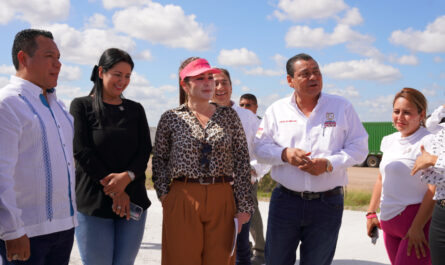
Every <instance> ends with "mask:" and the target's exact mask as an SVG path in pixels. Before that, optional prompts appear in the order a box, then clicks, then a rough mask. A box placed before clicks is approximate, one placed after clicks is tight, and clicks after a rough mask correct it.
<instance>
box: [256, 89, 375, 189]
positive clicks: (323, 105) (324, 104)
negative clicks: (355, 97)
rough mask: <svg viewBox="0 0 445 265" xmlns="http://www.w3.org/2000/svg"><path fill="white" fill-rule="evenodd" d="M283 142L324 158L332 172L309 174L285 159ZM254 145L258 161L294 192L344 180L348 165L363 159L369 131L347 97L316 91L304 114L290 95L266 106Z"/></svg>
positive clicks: (343, 182) (343, 183) (337, 184)
mask: <svg viewBox="0 0 445 265" xmlns="http://www.w3.org/2000/svg"><path fill="white" fill-rule="evenodd" d="M286 147H291V148H300V149H303V150H305V151H306V152H310V153H311V154H310V157H311V158H326V159H328V160H329V161H330V162H331V163H332V166H333V171H332V172H325V173H322V174H321V175H318V176H314V175H311V174H309V173H307V172H305V171H302V170H300V169H299V168H298V167H296V166H293V165H291V164H289V163H285V162H284V161H283V160H282V159H281V153H282V152H283V150H284V148H286ZM254 150H255V154H256V157H257V159H258V160H259V162H263V163H269V164H272V172H271V176H272V178H273V179H274V180H276V181H277V182H278V183H280V184H282V185H283V186H285V187H286V188H288V189H291V190H294V191H312V192H321V191H326V190H330V189H333V188H335V187H337V186H343V185H346V184H347V180H348V179H347V174H346V169H347V167H349V166H352V165H354V164H358V163H361V162H363V160H364V159H365V158H366V156H367V154H368V134H367V133H366V131H365V129H364V127H363V125H362V123H361V122H360V120H359V118H358V115H357V113H356V112H355V110H354V108H353V107H352V105H351V103H349V102H348V101H347V100H346V99H344V98H342V97H339V96H335V95H329V94H325V93H321V94H320V97H319V99H318V102H317V105H316V106H315V108H314V109H313V111H312V113H311V114H310V115H309V117H306V116H305V115H304V114H303V113H302V112H301V110H300V109H299V108H298V106H297V104H296V102H295V96H294V95H292V96H290V97H287V98H284V99H281V100H278V101H276V102H275V103H273V104H272V105H271V106H270V107H269V108H268V109H267V110H266V113H265V115H264V117H263V119H262V121H261V124H260V127H259V128H258V131H257V134H256V137H255V141H254Z"/></svg>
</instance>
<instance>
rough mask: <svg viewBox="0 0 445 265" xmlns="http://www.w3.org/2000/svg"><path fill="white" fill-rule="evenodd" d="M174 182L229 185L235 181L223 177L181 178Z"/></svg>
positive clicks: (231, 178) (175, 179)
mask: <svg viewBox="0 0 445 265" xmlns="http://www.w3.org/2000/svg"><path fill="white" fill-rule="evenodd" d="M173 181H178V182H185V183H199V184H201V185H208V184H215V183H229V182H232V181H233V177H229V176H222V177H203V178H189V177H184V176H183V177H179V178H174V179H173Z"/></svg>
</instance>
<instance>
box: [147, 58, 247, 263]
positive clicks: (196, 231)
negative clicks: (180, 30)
mask: <svg viewBox="0 0 445 265" xmlns="http://www.w3.org/2000/svg"><path fill="white" fill-rule="evenodd" d="M214 73H219V70H217V69H214V68H211V67H210V65H209V63H208V62H207V61H206V60H205V59H201V58H197V57H191V58H188V59H187V60H185V61H184V62H183V63H182V64H181V66H180V68H179V88H180V104H181V105H180V106H179V107H177V108H175V109H172V110H168V111H166V112H165V113H164V114H163V115H162V117H161V119H160V120H159V124H158V127H157V131H156V140H155V151H154V156H153V181H154V186H155V189H156V191H157V194H158V197H159V198H160V200H161V202H162V205H163V208H164V210H163V212H164V220H163V229H162V264H164V265H165V264H190V265H195V264H203V265H206V264H212V265H218V264H221V265H222V264H224V265H226V264H233V263H234V259H233V258H231V251H232V244H233V241H234V233H235V230H234V218H236V219H237V221H238V223H239V227H241V225H242V224H243V223H245V222H247V221H248V220H249V218H250V215H251V214H252V213H253V211H254V210H253V209H254V204H253V201H252V198H251V196H250V190H251V188H252V184H251V183H250V165H249V153H248V149H247V141H246V137H245V135H244V131H243V129H242V128H243V127H242V125H241V122H240V120H239V118H238V115H237V114H236V112H235V111H234V110H233V109H232V108H230V107H223V106H219V105H217V104H214V103H209V100H210V99H211V98H212V96H213V93H214V89H215V82H214V80H213V74H214ZM230 182H233V188H232V186H231V185H230ZM237 232H239V231H237Z"/></svg>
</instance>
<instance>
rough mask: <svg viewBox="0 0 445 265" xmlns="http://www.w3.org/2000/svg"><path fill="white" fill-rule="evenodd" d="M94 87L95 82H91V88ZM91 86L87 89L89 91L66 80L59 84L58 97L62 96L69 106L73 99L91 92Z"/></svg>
mask: <svg viewBox="0 0 445 265" xmlns="http://www.w3.org/2000/svg"><path fill="white" fill-rule="evenodd" d="M92 87H93V84H92V83H91V88H92ZM91 88H90V87H89V88H88V89H87V91H82V89H81V88H80V87H75V86H72V85H70V84H69V83H66V82H63V81H62V82H60V83H59V84H58V85H57V88H56V90H57V97H59V98H61V99H62V100H63V101H64V103H65V105H66V106H67V107H68V106H69V104H70V102H71V100H73V99H74V98H77V97H83V96H86V95H87V94H88V93H89V90H90V89H91Z"/></svg>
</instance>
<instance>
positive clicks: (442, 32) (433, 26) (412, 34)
mask: <svg viewBox="0 0 445 265" xmlns="http://www.w3.org/2000/svg"><path fill="white" fill-rule="evenodd" d="M389 41H390V42H391V43H393V44H396V45H402V46H405V47H407V48H408V49H410V50H412V51H419V52H428V53H434V52H445V45H443V44H444V43H445V16H441V17H438V18H437V19H436V20H435V21H434V22H433V23H430V24H428V25H427V27H426V29H425V30H424V31H419V30H414V29H412V28H408V29H406V30H403V31H402V30H396V31H393V32H392V34H391V37H390V38H389Z"/></svg>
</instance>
